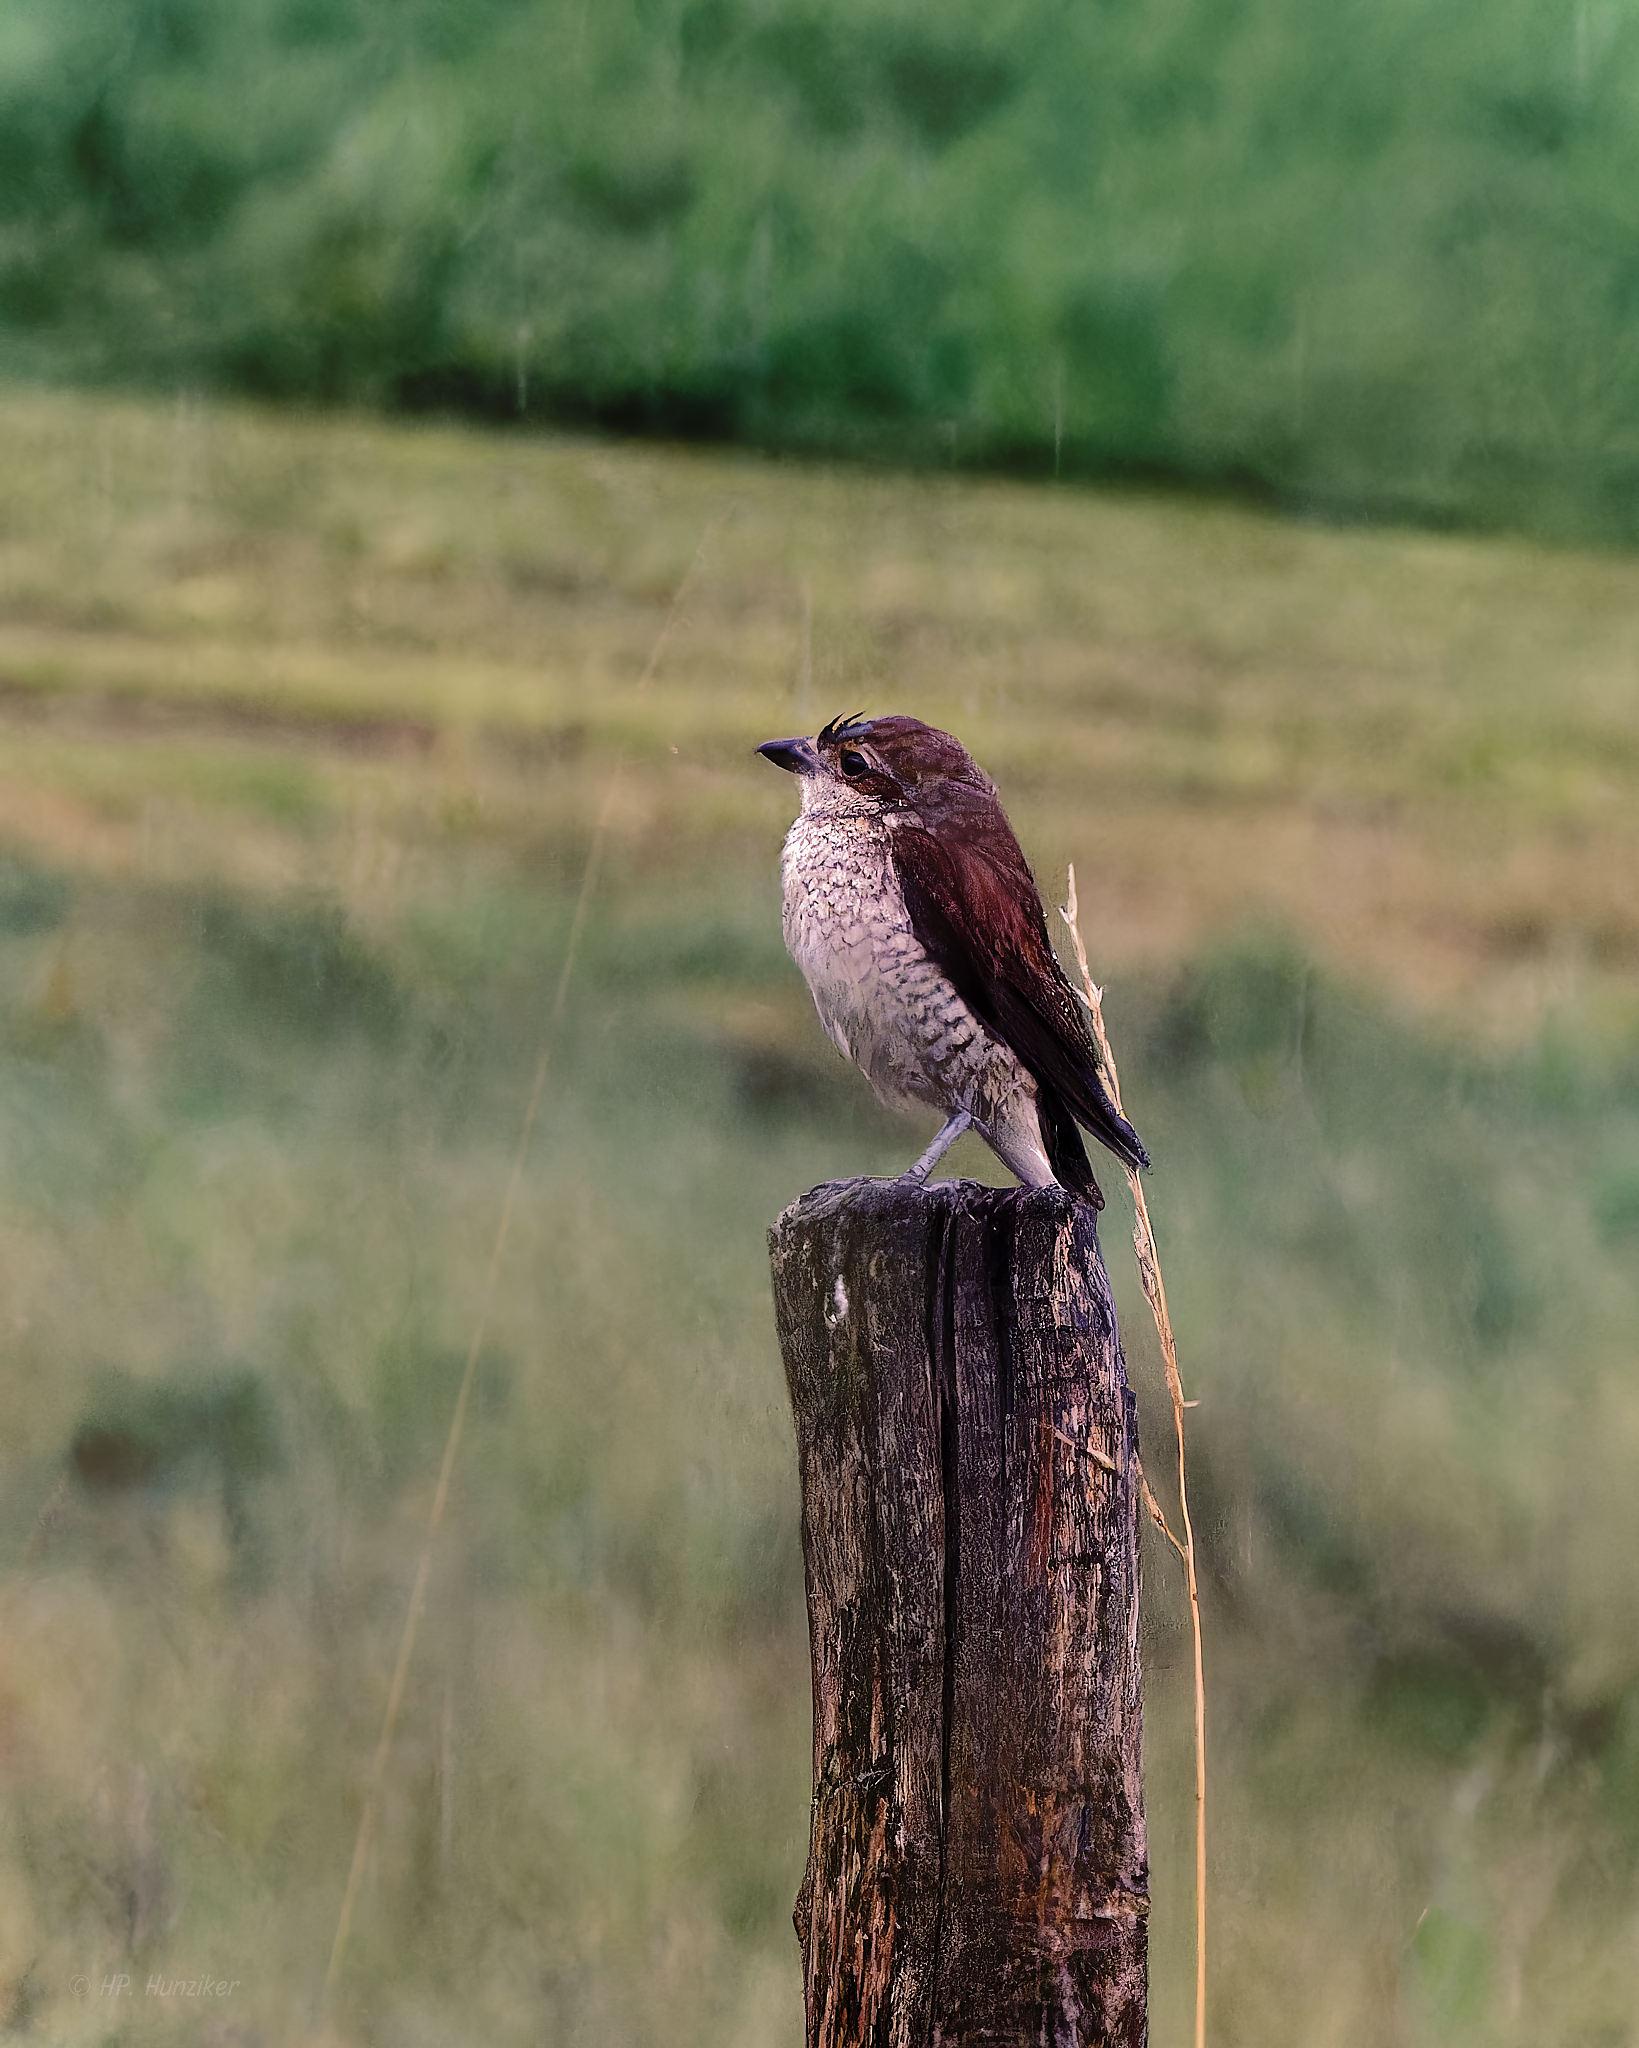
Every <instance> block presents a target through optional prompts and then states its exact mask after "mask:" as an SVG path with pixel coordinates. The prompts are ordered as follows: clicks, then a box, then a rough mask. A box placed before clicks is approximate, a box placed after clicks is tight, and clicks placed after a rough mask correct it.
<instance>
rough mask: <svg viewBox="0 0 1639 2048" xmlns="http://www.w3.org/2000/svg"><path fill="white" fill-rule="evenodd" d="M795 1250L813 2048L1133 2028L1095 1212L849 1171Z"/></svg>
mask: <svg viewBox="0 0 1639 2048" xmlns="http://www.w3.org/2000/svg"><path fill="white" fill-rule="evenodd" d="M769 1249H770V1255H771V1258H772V1262H773V1272H774V1303H775V1311H776V1316H777V1320H778V1324H779V1335H780V1347H781V1350H782V1352H783V1354H784V1358H785V1370H786V1380H787V1385H788V1386H789V1388H790V1393H791V1407H792V1413H793V1416H794V1418H795V1421H796V1430H797V1450H798V1459H799V1465H800V1470H801V1477H802V1538H803V1556H804V1561H805V1565H806V1576H807V1586H808V1622H809V1639H810V1647H811V1650H812V1657H813V1675H814V1806H813V1822H812V1830H811V1834H810V1839H809V1852H808V1868H807V1872H806V1874H805V1876H804V1878H803V1882H802V1889H801V1891H800V1892H799V1894H798V1897H797V1908H796V1922H797V1934H798V1939H799V1941H800V1942H801V1944H802V1953H803V1976H804V1995H805V1999H806V2004H807V2012H808V2043H809V2048H853V2044H865V2043H871V2044H880V2048H890V2044H891V2048H913V2044H914V2048H924V2044H928V2043H946V2044H951V2043H967V2042H979V2041H984V2042H987V2043H994V2044H1014V2043H1017V2044H1020V2048H1022V2044H1024V2043H1029V2044H1031V2048H1036V2044H1039V2043H1050V2044H1052V2048H1104V2044H1110V2048H1117V2044H1119V2048H1134V2044H1141V2043H1143V2042H1144V2041H1145V2039H1146V2037H1147V2018H1146V2012H1147V1997H1146V1990H1147V1980H1146V1962H1147V1942H1146V1934H1147V1915H1148V1910H1149V1891H1148V1886H1149V1876H1148V1863H1147V1858H1146V1853H1145V1842H1144V1807H1143V1792H1142V1786H1141V1781H1140V1702H1139V1661H1138V1468H1137V1459H1136V1450H1137V1435H1136V1424H1135V1418H1134V1411H1133V1402H1132V1396H1131V1394H1130V1393H1129V1391H1128V1388H1127V1381H1126V1373H1125V1370H1124V1367H1123V1364H1122V1358H1121V1346H1120V1340H1119V1338H1118V1336H1117V1332H1116V1324H1115V1312H1114V1309H1113V1307H1112V1305H1111V1301H1110V1294H1109V1283H1108V1281H1107V1279H1106V1276H1105V1272H1104V1264H1103V1260H1102V1258H1101V1257H1100V1255H1099V1249H1098V1238H1097V1235H1096V1232H1095V1229H1094V1217H1093V1212H1092V1211H1091V1210H1090V1209H1088V1208H1086V1207H1085V1206H1083V1205H1082V1204H1080V1203H1077V1202H1073V1201H1072V1200H1070V1198H1069V1197H1067V1196H1065V1195H1063V1194H1062V1193H1060V1192H1059V1191H1058V1190H1057V1189H1051V1188H1050V1189H1046V1190H1044V1191H1036V1192H1029V1191H1026V1190H1023V1189H1011V1190H1005V1191H1003V1190H998V1189H993V1188H982V1187H979V1186H976V1185H975V1184H974V1183H972V1182H955V1183H940V1184H938V1185H936V1186H933V1187H917V1186H915V1185H913V1184H910V1183H907V1182H903V1181H869V1180H853V1181H837V1182H832V1183H830V1184H828V1185H826V1186H824V1187H819V1188H815V1189H814V1190H813V1191H812V1192H811V1193H809V1194H807V1195H805V1196H804V1197H803V1199H802V1200H801V1201H799V1202H797V1203H795V1204H793V1206H792V1207H791V1208H789V1209H787V1210H786V1211H785V1213H784V1214H783V1215H782V1216H781V1217H780V1219H779V1221H778V1222H777V1223H776V1224H775V1226H774V1228H773V1230H772V1231H771V1232H770V1233H769Z"/></svg>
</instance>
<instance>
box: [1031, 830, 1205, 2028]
mask: <svg viewBox="0 0 1639 2048" xmlns="http://www.w3.org/2000/svg"><path fill="white" fill-rule="evenodd" d="M1066 893H1067V896H1068V901H1067V902H1066V903H1065V905H1064V907H1063V909H1062V910H1061V911H1060V912H1059V915H1060V916H1061V917H1062V918H1063V919H1064V922H1065V924H1066V925H1067V926H1068V927H1069V931H1070V938H1071V940H1072V942H1073V944H1074V946H1075V949H1076V964H1077V966H1078V967H1079V968H1080V969H1081V980H1082V987H1083V1000H1084V1001H1085V1002H1086V1005H1087V1010H1088V1014H1089V1016H1090V1017H1091V1019H1092V1026H1093V1036H1094V1038H1095V1039H1096V1040H1097V1041H1098V1053H1099V1058H1100V1060H1101V1061H1102V1063H1103V1067H1104V1078H1105V1081H1106V1082H1107V1083H1108V1086H1109V1090H1110V1094H1111V1095H1112V1097H1113V1098H1114V1100H1115V1106H1116V1108H1117V1109H1120V1107H1121V1081H1120V1077H1119V1076H1118V1074H1117V1073H1116V1065H1115V1055H1114V1053H1112V1052H1111V1050H1110V1041H1109V1037H1108V1035H1107V1034H1106V1032H1105V1029H1104V991H1103V990H1102V989H1101V988H1099V986H1098V985H1097V983H1096V982H1095V981H1094V980H1093V976H1092V970H1091V969H1090V968H1089V967H1088V965H1087V948H1086V947H1085V946H1084V945H1083V944H1082V941H1081V927H1080V925H1079V924H1078V923H1077V922H1076V871H1075V869H1074V868H1073V867H1072V868H1071V869H1070V870H1069V887H1068V890H1067V892H1066ZM1127 1180H1128V1183H1129V1185H1130V1186H1131V1188H1132V1197H1133V1250H1134V1251H1135V1252H1136V1253H1137V1255H1138V1273H1139V1278H1140V1279H1141V1280H1142V1282H1143V1285H1144V1297H1145V1299H1146V1300H1147V1301H1148V1302H1149V1305H1150V1313H1151V1315H1153V1316H1154V1318H1155V1332H1156V1335H1157V1336H1158V1337H1159V1338H1160V1340H1161V1362H1162V1364H1163V1366H1164V1367H1165V1369H1166V1376H1167V1392H1168V1393H1169V1394H1170V1395H1171V1396H1172V1420H1173V1429H1174V1432H1175V1434H1176V1437H1177V1441H1178V1507H1179V1512H1180V1515H1181V1517H1182V1520H1183V1526H1184V1535H1183V1541H1182V1542H1180V1541H1179V1539H1178V1538H1177V1537H1176V1536H1175V1535H1174V1534H1173V1532H1172V1530H1171V1528H1170V1527H1169V1526H1168V1524H1167V1518H1166V1516H1165V1515H1164V1514H1163V1513H1162V1512H1161V1507H1160V1504H1159V1502H1158V1501H1157V1500H1156V1498H1155V1495H1154V1494H1153V1493H1152V1492H1151V1491H1150V1484H1149V1481H1148V1480H1147V1479H1145V1480H1144V1481H1143V1487H1144V1501H1145V1505H1146V1506H1147V1507H1148V1509H1149V1511H1150V1516H1151V1518H1152V1520H1153V1521H1154V1522H1155V1524H1156V1526H1157V1527H1158V1528H1159V1529H1160V1530H1161V1531H1162V1533H1163V1534H1164V1535H1165V1536H1166V1539H1167V1541H1168V1542H1169V1543H1170V1544H1171V1545H1172V1547H1173V1549H1174V1550H1176V1551H1177V1553H1178V1555H1179V1557H1180V1558H1181V1559H1182V1560H1183V1565H1184V1578H1185V1582H1186V1584H1187V1585H1188V1588H1189V1618H1190V1626H1191V1629H1192V1631H1193V1634H1194V1638H1195V2048H1204V2044H1205V2041H1206V1680H1205V1676H1204V1673H1203V1670H1202V1664H1201V1597H1200V1590H1199V1587H1198V1585H1197V1583H1196V1577H1195V1532H1194V1529H1193V1528H1192V1527H1191V1525H1190V1518H1189V1487H1188V1484H1187V1481H1186V1478H1185V1472H1184V1410H1185V1409H1186V1408H1188V1407H1191V1406H1193V1403H1191V1402H1188V1401H1186V1400H1185V1399H1184V1383H1183V1380H1182V1378H1181V1377H1180V1376H1179V1372H1178V1352H1177V1348H1176V1346H1175V1345H1174V1343H1173V1340H1172V1318H1171V1316H1170V1315H1169V1314H1168V1313H1167V1290H1166V1286H1165V1284H1164V1282H1163V1281H1162V1278H1161V1259H1160V1255H1159V1253H1158V1252H1157V1251H1156V1248H1155V1232H1154V1230H1153V1229H1152V1228H1151V1226H1150V1211H1149V1204H1148V1202H1146V1201H1145V1199H1144V1187H1143V1183H1142V1181H1141V1180H1140V1179H1139V1177H1138V1174H1137V1173H1136V1172H1135V1171H1134V1169H1133V1168H1131V1167H1128V1168H1127Z"/></svg>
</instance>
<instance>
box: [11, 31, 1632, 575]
mask: <svg viewBox="0 0 1639 2048" xmlns="http://www.w3.org/2000/svg"><path fill="white" fill-rule="evenodd" d="M7 23H8V26H7V29H6V32H5V34H4V35H3V36H0V370H9V371H11V372H13V373H17V372H21V373H34V374H42V375H49V376H53V377H56V376H62V375H65V374H66V375H68V376H70V377H75V378H80V379H93V380H97V379H114V380H118V381H135V382H138V383H148V384H159V385H174V384H175V383H177V382H179V381H180V382H182V383H185V384H203V385H206V386H211V387H216V388H232V389H237V390H242V391H252V392H259V393H265V394H270V395H277V396H300V397H303V398H316V399H323V400H348V401H358V400H362V401H365V402H371V403H382V404H387V405H396V406H406V407H427V406H433V407H454V408H458V409H463V410H471V411H476V412H480V413H484V414H489V415H493V416H497V417H508V418H511V417H517V416H525V417H536V418H541V417H557V418H565V417H571V418H574V417H578V418H583V419H588V420H592V421H596V422H600V423H602V424H605V425H614V426H618V427H624V428H636V429H640V430H645V431H660V432H665V433H671V434H677V433H682V434H702V435H709V436H712V437H729V438H745V439H749V440H752V441H756V442H760V443H763V444H767V445H772V446H787V447H807V448H813V449H823V450H828V451H843V452H850V453H857V454H865V455H871V456H875V457H887V458H890V459H894V460H912V461H940V462H957V463H960V464H963V465H967V464H970V463H986V464H995V465H1005V466H1008V467H1013V468H1019V469H1024V470H1029V471H1035V472H1039V473H1045V472H1052V471H1062V472H1063V473H1065V474H1078V473H1079V474H1093V473H1102V474H1129V475H1166V476H1172V477H1178V478H1188V479H1194V480H1198V481H1202V482H1207V483H1217V484H1228V485H1231V486H1235V487H1239V488H1252V489H1258V490H1264V491H1270V492H1273V493H1275V494H1277V495H1279V496H1281V497H1283V498H1285V499H1287V500H1288V501H1292V502H1298V503H1307V504H1311V505H1315V506H1317V507H1320V508H1323V509H1327V510H1332V511H1342V510H1357V511H1366V512H1375V513H1385V512H1389V513H1397V514H1404V515H1409V516H1412V517H1415V518H1418V519H1424V520H1432V521H1448V520H1449V521H1477V522H1480V523H1504V524H1519V525H1524V526H1528V527H1531V528H1533V529H1535V530H1537V531H1540V532H1546V533H1552V534H1565V535H1573V534H1574V535H1582V536H1591V537H1601V538H1614V539H1619V540H1631V539H1633V538H1635V537H1639V358H1635V356H1634V354H1633V352H1632V350H1631V348H1629V347H1628V345H1627V336H1628V332H1629V328H1630V326H1631V321H1632V316H1633V309H1634V305H1635V302H1636V293H1639V270H1636V268H1635V261H1634V255H1633V241H1632V234H1631V208H1630V199H1629V195H1631V193H1632V191H1633V190H1634V186H1635V165H1634V142H1633V128H1632V122H1631V118H1630V115H1629V112H1628V110H1629V108H1630V106H1631V104H1632V101H1633V97H1634V93H1635V89H1636V87H1639V21H1635V20H1634V19H1632V18H1629V17H1626V16H1624V15H1623V14H1621V13H1620V12H1619V11H1618V10H1617V9H1616V8H1614V7H1612V6H1609V5H1599V4H1597V0H1577V4H1574V5H1567V4H1562V0H1520V4H1518V5H1515V6H1513V7H1510V8H1506V9H1501V10H1499V9H1498V8H1497V7H1495V6H1493V5H1489V4H1483V0H1455V4H1445V5H1435V4H1433V0H1400V4H1395V5H1388V6H1379V7H1374V8H1364V7H1356V6H1345V7H1342V8H1333V9H1327V10H1323V11H1321V12H1318V13H1317V12H1316V11H1315V10H1314V9H1313V8H1311V7H1306V6H1303V5H1300V4H1298V0H1249V4H1247V5H1245V6H1242V7H1239V8H1234V9H1230V8H1225V7H1222V6H1220V5H1217V4H1214V0H1162V4H1160V5H1158V6H1145V7H1138V6H1135V5H1132V4H1103V5H1097V6H1088V7H1080V8H1065V7H1060V6H1056V5H1049V4H1048V0H1012V4H1010V5H1006V6H1003V7H1001V8H997V7H995V6H984V7H980V6H979V5H977V4H976V0H960V4H957V5H947V6H942V7H934V6H932V5H929V4H926V0H900V4H898V5H894V6H889V7H883V6H881V5H877V4H874V0H873V4H869V5H867V4H865V0H837V4H832V5H829V6H826V7H823V8H822V7H819V6H817V5H814V4H812V0H808V4H801V0H763V4H760V5H758V4H752V0H649V4H644V0H638V4H633V0H614V4H610V5H607V6H589V5H570V4H549V0H535V4H530V0H523V4H517V0H468V4H465V5H462V6H459V7H457V6H455V5H452V4H437V0H420V4H413V5H405V6H395V7H392V8H379V7H371V6H367V5H364V4H360V0H256V4H254V5H251V6H232V7H230V6H227V5H225V4H223V0H142V4H139V5H136V6H133V7H128V8H118V9H114V8H108V7H106V6H104V5H101V4H99V0H52V4H49V5H48V4H45V0H23V4H22V5H20V6H16V7H13V8H10V9H8V10H7Z"/></svg>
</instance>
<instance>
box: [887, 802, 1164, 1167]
mask: <svg viewBox="0 0 1639 2048" xmlns="http://www.w3.org/2000/svg"><path fill="white" fill-rule="evenodd" d="M891 844H892V847H893V856H894V864H895V867H896V869H897V871H898V875H899V881H900V886H901V887H902V888H903V890H904V893H905V906H906V908H907V910H908V911H909V913H910V919H911V926H912V929H913V930H914V931H915V933H916V936H917V937H918V939H919V940H920V941H921V942H922V944H923V945H924V946H925V947H926V948H927V951H928V953H929V955H930V956H931V958H932V959H933V960H934V961H935V962H937V964H938V965H939V967H941V968H942V969H943V971H944V972H945V973H946V974H947V975H948V976H949V977H950V979H951V981H952V983H953V984H954V985H955V987H956V990H957V993H958V994H959V995H960V996H961V998H962V1000H963V1001H964V1002H965V1003H966V1004H967V1006H968V1008H969V1009H970V1010H972V1011H973V1013H974V1015H975V1016H976V1017H977V1018H978V1019H979V1021H980V1022H981V1023H982V1024H984V1025H985V1026H986V1028H987V1029H988V1030H990V1031H993V1032H994V1033H995V1035H996V1036H997V1037H998V1038H1000V1039H1001V1040H1002V1041H1003V1042H1004V1044H1006V1045H1008V1046H1010V1047H1011V1048H1012V1050H1013V1051H1014V1053H1015V1054H1016V1055H1017V1056H1018V1058H1019V1060H1020V1061H1021V1063H1022V1064H1023V1065H1024V1066H1025V1067H1027V1068H1028V1069H1029V1071H1030V1073H1031V1074H1032V1075H1033V1076H1034V1078H1035V1081H1036V1085H1037V1087H1038V1088H1039V1089H1040V1090H1041V1096H1042V1109H1043V1112H1044V1115H1043V1122H1044V1125H1045V1126H1046V1135H1047V1136H1048V1138H1049V1141H1050V1154H1051V1151H1052V1149H1053V1144H1054V1142H1055V1141H1056V1143H1057V1144H1058V1145H1059V1146H1061V1147H1062V1146H1063V1144H1064V1141H1065V1138H1066V1136H1068V1138H1069V1139H1070V1140H1072V1141H1075V1150H1076V1151H1077V1152H1079V1151H1080V1149H1081V1147H1080V1144H1079V1141H1076V1140H1075V1133H1074V1130H1073V1128H1071V1129H1070V1130H1069V1131H1068V1133H1066V1132H1065V1130H1064V1126H1065V1125H1066V1124H1067V1123H1068V1122H1069V1119H1070V1118H1071V1117H1073V1118H1074V1119H1075V1120H1076V1121H1077V1122H1080V1123H1082V1124H1084V1125H1085V1126H1086V1127H1087V1129H1088V1130H1089V1131H1091V1132H1092V1133H1093V1135H1094V1137H1096V1138H1097V1139H1098V1140H1099V1142H1100V1143H1101V1144H1104V1145H1107V1146H1108V1147H1109V1149H1110V1150H1111V1151H1112V1152H1113V1153H1114V1154H1115V1155H1116V1157H1117V1158H1118V1159H1120V1160H1122V1161H1124V1162H1125V1164H1127V1165H1128V1166H1134V1167H1137V1166H1148V1165H1149V1163H1150V1162H1149V1155H1148V1153H1147V1152H1146V1151H1145V1150H1144V1147H1143V1144H1142V1143H1141V1141H1140V1139H1139V1136H1138V1133H1137V1132H1136V1131H1135V1130H1134V1129H1133V1127H1132V1125H1131V1124H1130V1123H1128V1121H1127V1119H1126V1118H1125V1117H1124V1116H1123V1115H1122V1114H1121V1112H1120V1111H1119V1110H1118V1109H1117V1108H1116V1106H1115V1104H1114V1103H1113V1102H1112V1101H1111V1100H1110V1095H1109V1091H1108V1090H1107V1089H1106V1087H1105V1085H1104V1080H1103V1077H1102V1075H1101V1074H1100V1073H1099V1069H1098V1056H1097V1054H1096V1052H1095V1051H1094V1048H1093V1041H1092V1037H1091V1034H1090V1033H1089V1031H1088V1028H1087V1025H1086V1022H1085V1020H1084V1018H1083V1016H1082V1012H1081V1006H1080V1004H1079V1003H1078V1002H1077V1000H1076V997H1075V994H1074V992H1073V991H1072V989H1071V987H1070V984H1069V982H1068V981H1067V980H1066V979H1065V977H1064V970H1063V969H1062V968H1061V967H1060V966H1059V963H1058V959H1057V957H1056V956H1055V954H1054V952H1053V946H1052V941H1051V940H1050V939H1049V938H1048V935H1047V919H1046V917H1045V916H1044V915H1043V912H1042V907H1041V898H1040V897H1039V896H1038V895H1037V893H1036V882H1035V877H1034V876H1033V875H1032V874H1031V872H1030V868H1029V864H1028V863H1027V861H1026V860H1025V857H1024V854H1023V853H1022V852H1021V851H1020V848H1019V842H1018V841H1017V840H1016V839H1015V838H1014V836H1013V828H1012V827H1011V826H1010V825H1009V824H1008V822H1007V817H1006V814H1005V813H1004V812H1003V810H1002V807H1001V804H1000V802H999V801H998V799H997V798H996V796H995V794H994V792H993V791H991V790H988V789H977V788H974V787H972V786H971V785H969V786H965V787H950V786H948V785H947V791H946V793H945V795H944V797H943V799H942V801H941V803H940V807H939V812H938V814H937V815H936V816H934V817H932V818H929V817H927V815H926V813H925V812H922V813H905V812H902V813H901V814H900V815H899V817H898V818H897V819H896V820H895V823H894V829H893V832H892V834H891ZM1055 1126H1056V1127H1057V1128H1056V1129H1055ZM1054 1164H1055V1169H1056V1168H1057V1164H1058V1161H1057V1159H1055V1161H1054ZM1083 1166H1085V1160H1083ZM1060 1178H1061V1179H1063V1178H1064V1176H1063V1174H1060ZM1088 1178H1089V1179H1090V1178H1091V1175H1090V1174H1089V1175H1088ZM1067 1185H1068V1183H1067Z"/></svg>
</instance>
